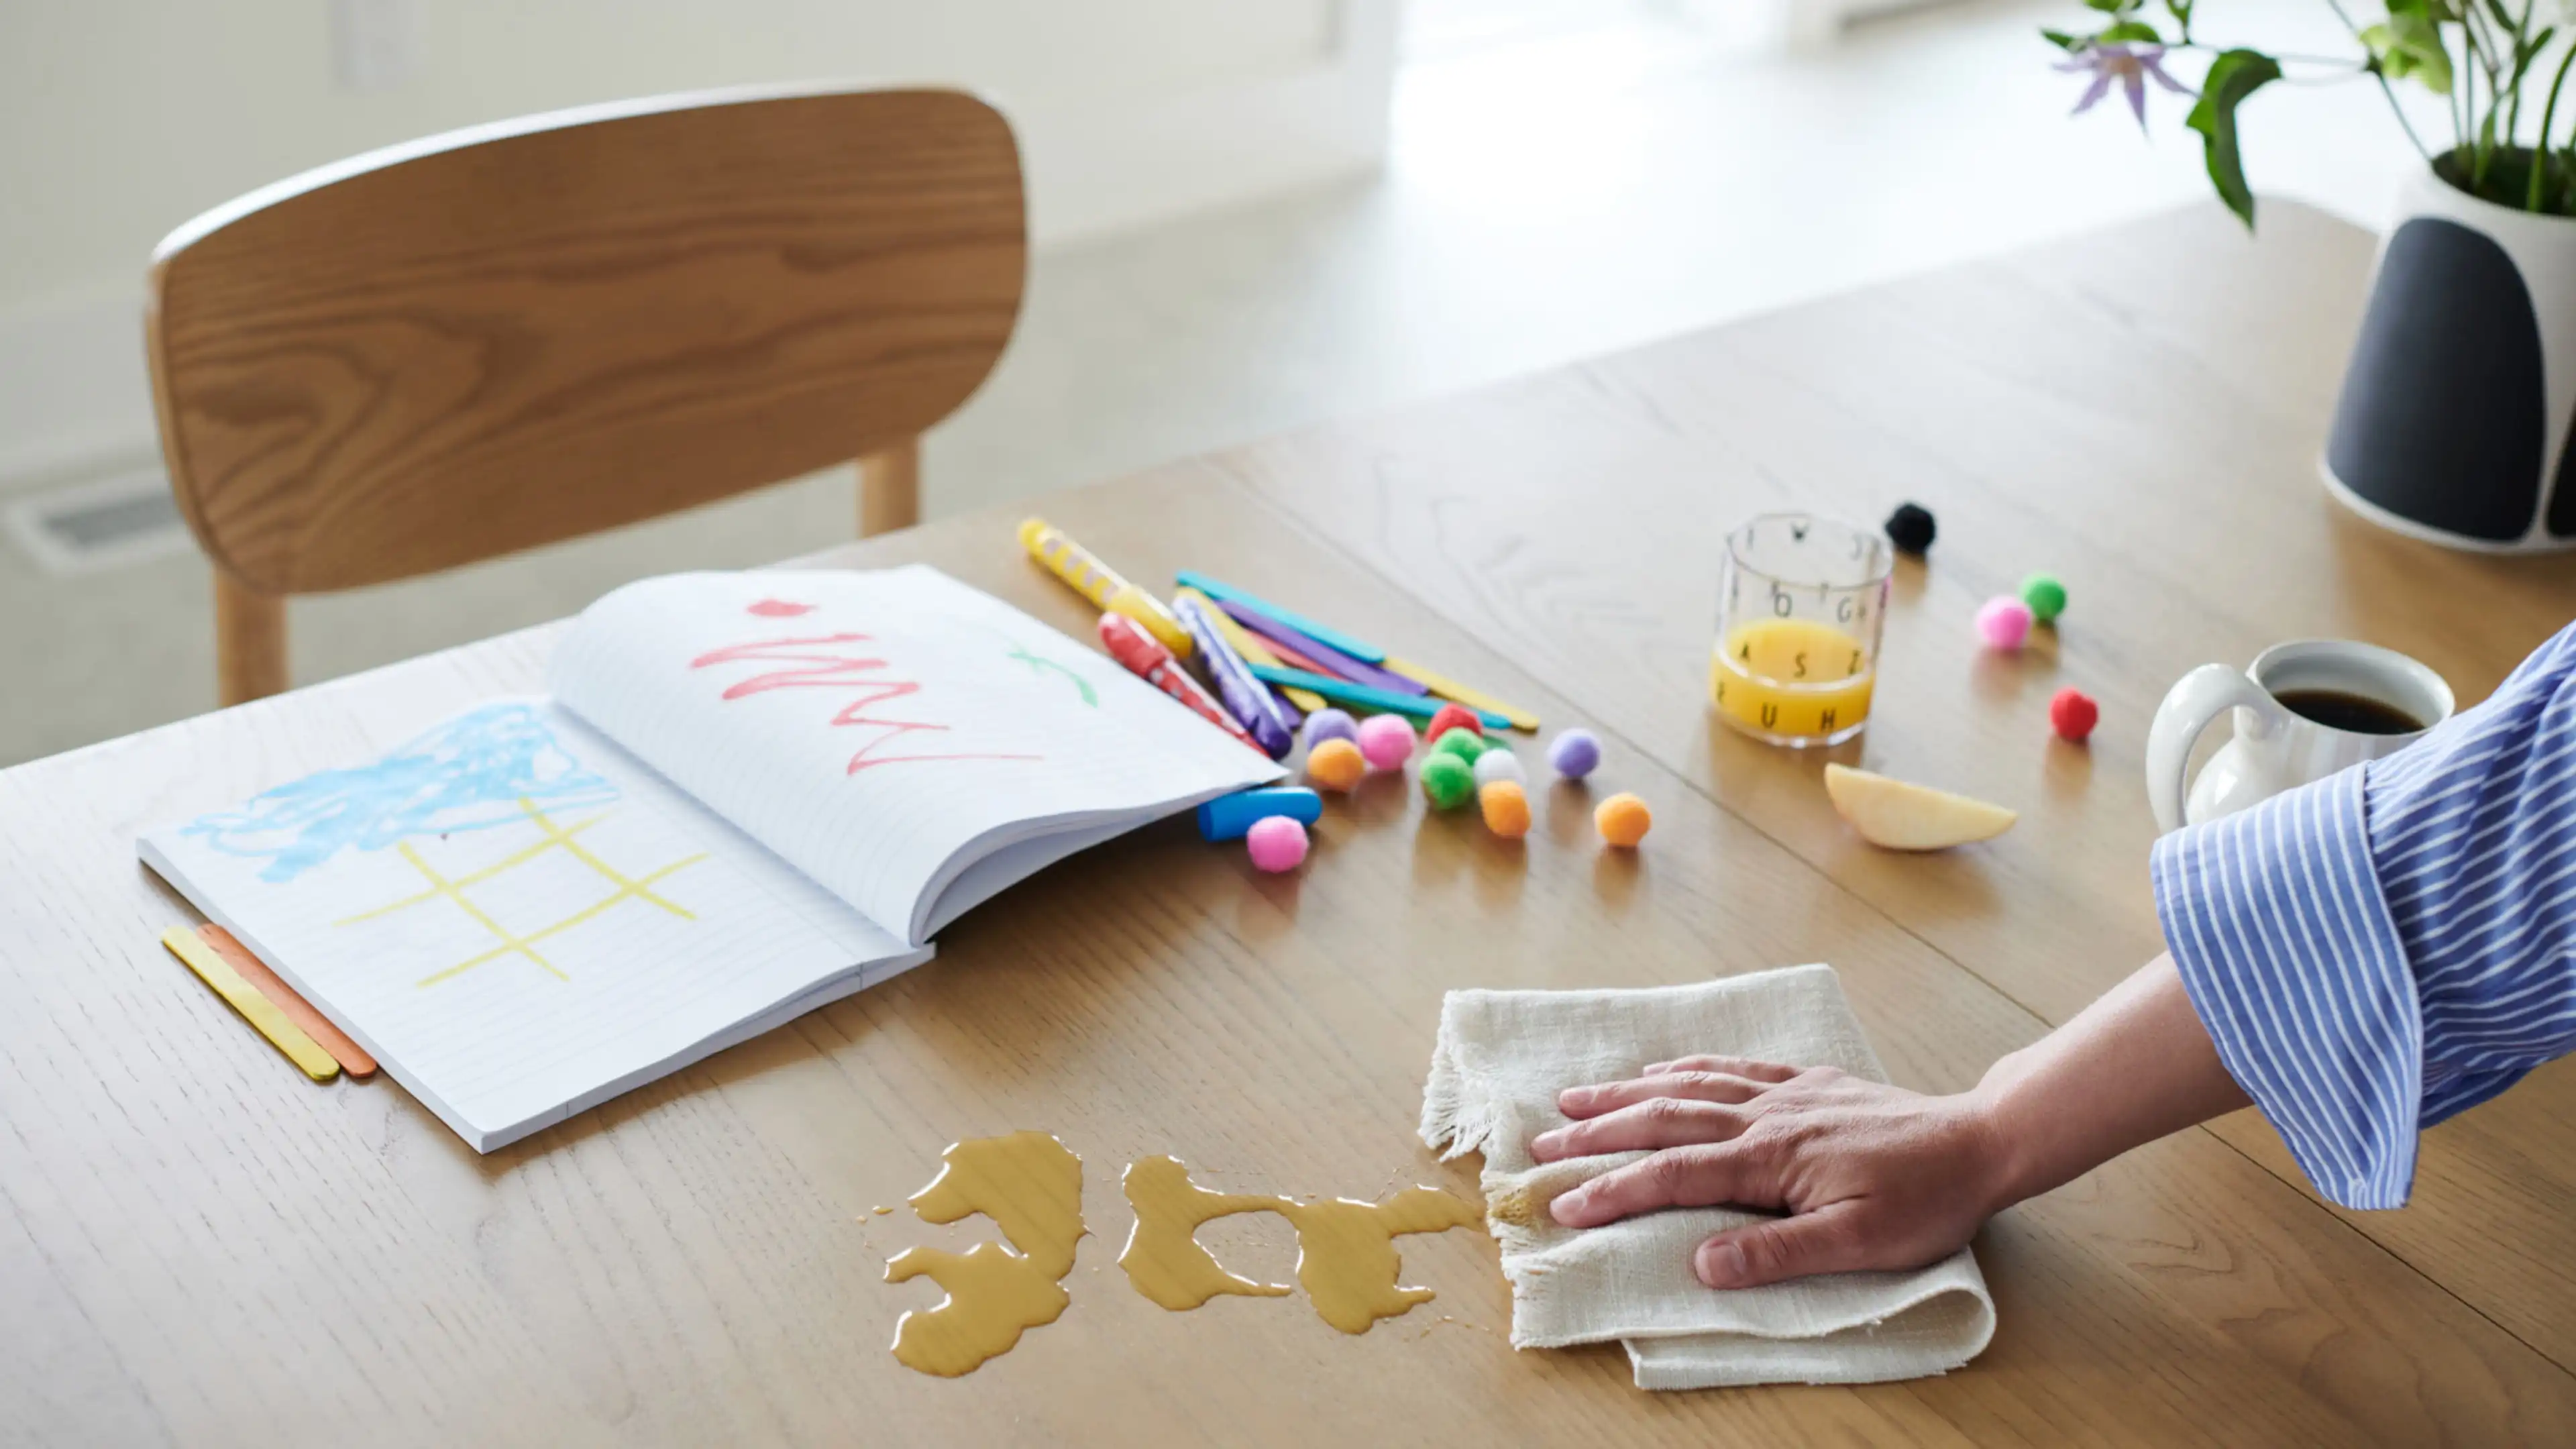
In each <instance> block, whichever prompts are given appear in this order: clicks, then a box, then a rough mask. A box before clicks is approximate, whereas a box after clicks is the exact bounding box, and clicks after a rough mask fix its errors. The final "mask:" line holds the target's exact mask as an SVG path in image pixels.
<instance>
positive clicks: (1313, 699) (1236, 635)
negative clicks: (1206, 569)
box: [1172, 584, 1324, 714]
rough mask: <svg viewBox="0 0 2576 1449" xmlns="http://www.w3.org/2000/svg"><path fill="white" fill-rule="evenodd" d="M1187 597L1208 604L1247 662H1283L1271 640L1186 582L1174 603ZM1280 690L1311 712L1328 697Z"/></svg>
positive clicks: (1220, 629) (1174, 596) (1218, 626)
mask: <svg viewBox="0 0 2576 1449" xmlns="http://www.w3.org/2000/svg"><path fill="white" fill-rule="evenodd" d="M1183 599H1196V600H1198V601H1199V602H1200V603H1202V604H1205V605H1206V606H1207V611H1208V622H1210V623H1212V624H1214V625H1216V631H1217V632H1218V633H1220V634H1223V635H1224V636H1225V642H1226V643H1227V644H1229V645H1231V646H1233V648H1234V652H1235V653H1237V654H1240V655H1242V656H1243V662H1244V663H1246V664H1278V663H1281V662H1282V661H1281V659H1280V658H1279V656H1278V655H1277V654H1274V653H1272V652H1271V650H1270V644H1269V641H1267V640H1265V639H1263V638H1262V637H1261V636H1259V635H1257V634H1255V633H1253V632H1252V631H1251V630H1249V629H1246V628H1244V627H1243V626H1242V625H1241V624H1238V623H1236V622H1234V616H1233V615H1232V614H1229V613H1227V612H1226V611H1225V610H1223V609H1220V608H1218V607H1216V600H1214V599H1211V598H1209V597H1208V596H1207V595H1205V594H1202V593H1200V592H1199V591H1198V590H1196V589H1193V588H1191V587H1189V586H1188V585H1186V584H1184V585H1182V586H1181V587H1180V588H1177V589H1174V590H1172V602H1173V603H1175V604H1177V603H1179V602H1180V601H1181V600H1183ZM1300 667H1303V666H1300ZM1279 693H1281V694H1283V695H1285V696H1286V697H1287V700H1288V702H1289V703H1290V704H1292V705H1294V706H1296V707H1297V708H1298V709H1301V710H1304V711H1305V712H1306V713H1308V714H1313V713H1314V712H1315V711H1317V710H1319V709H1322V708H1323V707H1324V697H1323V696H1322V695H1320V694H1316V693H1314V692H1313V691H1311V690H1304V689H1289V690H1281V691H1279Z"/></svg>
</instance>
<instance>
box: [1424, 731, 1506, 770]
mask: <svg viewBox="0 0 2576 1449" xmlns="http://www.w3.org/2000/svg"><path fill="white" fill-rule="evenodd" d="M1489 748H1491V746H1489V745H1487V744H1486V743H1485V737H1484V736H1483V735H1480V734H1477V733H1476V732H1475V731H1473V730H1463V729H1452V730H1450V731H1449V732H1448V733H1447V734H1444V735H1442V736H1441V737H1440V738H1438V739H1436V740H1433V741H1432V742H1431V752H1432V753H1433V754H1435V755H1456V756H1457V757H1458V758H1459V759H1462V760H1465V761H1466V762H1467V763H1468V764H1471V765H1472V764H1474V763H1476V758H1477V757H1478V756H1479V755H1482V754H1484V753H1485V751H1486V750H1487V749H1489Z"/></svg>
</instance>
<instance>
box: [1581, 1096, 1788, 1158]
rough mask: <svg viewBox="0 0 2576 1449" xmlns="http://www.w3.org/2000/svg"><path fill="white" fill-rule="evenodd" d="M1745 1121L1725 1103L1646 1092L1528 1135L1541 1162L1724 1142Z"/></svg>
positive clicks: (1740, 1129) (1737, 1111)
mask: <svg viewBox="0 0 2576 1449" xmlns="http://www.w3.org/2000/svg"><path fill="white" fill-rule="evenodd" d="M1744 1120H1745V1119H1744V1113H1743V1112H1742V1111H1740V1110H1738V1109H1737V1108H1735V1107H1733V1106H1730V1105H1728V1104H1725V1103H1720V1102H1700V1101H1693V1100H1691V1099H1690V1098H1687V1097H1648V1098H1646V1099H1645V1100H1644V1101H1641V1102H1638V1103H1635V1104H1634V1105H1631V1106H1626V1107H1621V1108H1619V1109H1618V1110H1616V1111H1613V1112H1607V1113H1604V1114H1603V1115H1601V1116H1598V1117H1594V1118H1591V1119H1589V1120H1587V1121H1582V1122H1576V1123H1573V1124H1572V1125H1570V1126H1565V1127H1558V1128H1555V1129H1552V1130H1550V1131H1546V1132H1542V1133H1540V1134H1538V1135H1537V1136H1536V1137H1533V1138H1531V1139H1530V1155H1531V1156H1532V1157H1535V1158H1537V1159H1538V1160H1539V1161H1541V1162H1556V1161H1559V1160H1561V1159H1564V1158H1568V1157H1594V1156H1598V1155H1599V1154H1601V1153H1604V1152H1640V1151H1645V1152H1651V1151H1654V1150H1656V1149H1657V1148H1663V1147H1686V1146H1689V1145H1691V1144H1694V1143H1701V1142H1724V1141H1726V1140H1727V1139H1729V1138H1731V1137H1735V1136H1738V1135H1740V1134H1741V1133H1742V1132H1743V1131H1744Z"/></svg>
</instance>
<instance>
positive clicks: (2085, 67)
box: [2057, 44, 2192, 130]
mask: <svg viewBox="0 0 2576 1449" xmlns="http://www.w3.org/2000/svg"><path fill="white" fill-rule="evenodd" d="M2164 58H2165V48H2164V47H2163V46H2161V45H2116V44H2114V45H2088V46H2086V47H2085V48H2084V49H2083V50H2082V51H2081V52H2079V53H2078V54H2075V55H2072V56H2069V57H2067V58H2066V59H2065V60H2062V61H2059V62H2058V63H2057V69H2059V70H2062V71H2067V72H2070V73H2071V72H2076V71H2084V72H2089V73H2090V74H2091V75H2092V77H2093V84H2091V85H2089V86H2086V87H2085V88H2084V98H2083V99H2082V100H2080V101H2077V102H2076V103H2075V109H2074V111H2073V112H2072V114H2074V115H2078V116H2080V115H2082V114H2084V113H2085V112H2086V111H2089V110H2091V109H2093V103H2094V102H2095V101H2098V100H2100V99H2102V97H2103V96H2105V95H2107V94H2109V93H2110V90H2111V82H2113V81H2118V82H2119V83H2120V89H2121V90H2123V91H2125V92H2127V93H2128V97H2129V109H2130V110H2132V111H2134V112H2136V113H2137V117H2138V129H2140V130H2145V129H2146V126H2147V77H2149V76H2154V77H2155V78H2156V84H2158V85H2160V86H2163V87H2164V88H2165V89H2166V90H2169V91H2171V92H2173V93H2174V94H2175V95H2178V96H2187V95H2190V94H2192V89H2191V87H2189V86H2187V85H2184V84H2183V83H2182V82H2180V81H2178V80H2175V79H2174V78H2173V77H2172V76H2169V75H2167V74H2165V66H2164Z"/></svg>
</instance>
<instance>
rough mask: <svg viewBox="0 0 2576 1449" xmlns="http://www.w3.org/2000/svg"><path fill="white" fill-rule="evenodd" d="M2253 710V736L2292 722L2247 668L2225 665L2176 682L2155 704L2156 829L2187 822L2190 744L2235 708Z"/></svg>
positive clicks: (2151, 746) (2150, 764) (2151, 732)
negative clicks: (2184, 809) (2185, 803)
mask: <svg viewBox="0 0 2576 1449" xmlns="http://www.w3.org/2000/svg"><path fill="white" fill-rule="evenodd" d="M2237 708H2243V709H2246V710H2250V711H2252V713H2253V715H2254V726H2253V728H2252V730H2251V731H2249V732H2248V735H2247V738H2250V739H2257V740H2263V739H2270V738H2271V737H2272V734H2273V732H2274V731H2276V730H2278V729H2279V728H2280V727H2281V726H2282V725H2283V724H2284V723H2286V722H2287V717H2286V716H2285V715H2284V714H2283V713H2282V710H2281V706H2280V704H2279V702H2277V701H2275V700H2274V699H2273V698H2272V696H2270V695H2269V694H2266V693H2264V692H2263V690H2262V689H2261V688H2260V687H2259V686H2257V685H2256V684H2255V683H2254V681H2253V680H2251V679H2248V678H2247V677H2246V676H2245V671H2244V670H2241V669H2234V668H2230V667H2229V666H2227V665H2224V664H2204V665H2202V666H2200V667H2199V668H2198V669H2195V670H2193V671H2192V672H2190V673H2189V674H2186V675H2184V676H2183V677H2182V678H2180V679H2177V680H2175V681H2174V687H2173V688H2172V690H2170V691H2169V692H2167V693H2166V695H2165V702H2164V703H2163V704H2160V705H2158V706H2156V718H2155V723H2153V724H2151V725H2149V726H2148V727H2147V803H2148V804H2149V805H2150V806H2152V807H2154V809H2155V812H2156V833H2157V834H2159V835H2162V834H2164V833H2165V832H2167V831H2170V830H2178V829H2180V828H2181V827H2182V823H2183V822H2182V807H2183V798H2184V793H2185V791H2187V790H2188V789H2189V788H2190V785H2191V781H2189V780H2188V779H2186V778H2184V774H2183V772H2184V771H2185V770H2186V769H2188V768H2189V767H2190V765H2191V747H2192V746H2193V745H2194V744H2196V743H2198V742H2199V740H2200V735H2201V731H2203V730H2205V729H2208V728H2209V726H2210V722H2211V721H2213V720H2215V719H2217V718H2218V717H2219V716H2220V715H2221V714H2224V713H2226V712H2227V711H2228V710H2230V709H2237Z"/></svg>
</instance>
